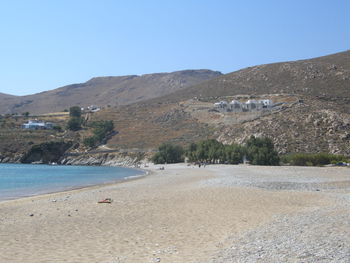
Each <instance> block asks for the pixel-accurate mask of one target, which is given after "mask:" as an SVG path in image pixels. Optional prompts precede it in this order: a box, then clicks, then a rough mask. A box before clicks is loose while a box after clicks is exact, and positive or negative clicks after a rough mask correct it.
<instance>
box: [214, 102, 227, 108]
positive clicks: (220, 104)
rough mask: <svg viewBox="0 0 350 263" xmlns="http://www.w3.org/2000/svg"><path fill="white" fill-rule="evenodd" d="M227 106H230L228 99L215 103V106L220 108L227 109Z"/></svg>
mask: <svg viewBox="0 0 350 263" xmlns="http://www.w3.org/2000/svg"><path fill="white" fill-rule="evenodd" d="M227 106H228V103H227V101H224V100H222V101H220V102H216V103H214V107H215V108H217V109H220V110H227Z"/></svg>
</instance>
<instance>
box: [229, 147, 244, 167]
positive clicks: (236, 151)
mask: <svg viewBox="0 0 350 263" xmlns="http://www.w3.org/2000/svg"><path fill="white" fill-rule="evenodd" d="M224 151H225V162H227V163H229V164H239V163H242V162H243V158H244V155H245V153H246V149H245V147H244V146H241V145H238V144H231V145H225V147H224Z"/></svg>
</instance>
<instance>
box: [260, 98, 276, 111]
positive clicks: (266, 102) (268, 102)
mask: <svg viewBox="0 0 350 263" xmlns="http://www.w3.org/2000/svg"><path fill="white" fill-rule="evenodd" d="M259 102H260V103H261V104H262V107H263V109H270V108H272V106H273V102H272V100H259Z"/></svg>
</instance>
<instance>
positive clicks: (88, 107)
mask: <svg viewBox="0 0 350 263" xmlns="http://www.w3.org/2000/svg"><path fill="white" fill-rule="evenodd" d="M100 110H101V108H100V107H97V106H95V105H90V106H87V107H86V108H81V111H88V112H98V111H100Z"/></svg>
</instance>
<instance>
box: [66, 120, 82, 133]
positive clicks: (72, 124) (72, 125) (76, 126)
mask: <svg viewBox="0 0 350 263" xmlns="http://www.w3.org/2000/svg"><path fill="white" fill-rule="evenodd" d="M67 128H68V129H69V130H71V131H78V130H80V129H81V118H80V117H70V119H69V121H68V123H67Z"/></svg>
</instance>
